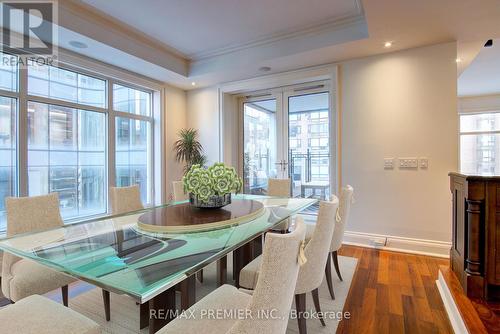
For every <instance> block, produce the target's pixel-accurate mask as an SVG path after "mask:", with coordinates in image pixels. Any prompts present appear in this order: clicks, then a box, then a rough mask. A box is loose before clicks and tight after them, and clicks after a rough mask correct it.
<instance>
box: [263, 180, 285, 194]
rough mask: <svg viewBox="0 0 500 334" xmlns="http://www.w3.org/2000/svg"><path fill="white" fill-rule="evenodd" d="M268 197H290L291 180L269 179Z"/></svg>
mask: <svg viewBox="0 0 500 334" xmlns="http://www.w3.org/2000/svg"><path fill="white" fill-rule="evenodd" d="M267 195H268V196H276V197H290V179H269V180H268V181H267Z"/></svg>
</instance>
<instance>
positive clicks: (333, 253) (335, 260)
mask: <svg viewBox="0 0 500 334" xmlns="http://www.w3.org/2000/svg"><path fill="white" fill-rule="evenodd" d="M332 259H333V264H334V265H335V271H336V272H337V276H338V277H339V278H340V281H343V280H342V275H340V268H339V257H338V254H337V251H333V252H332Z"/></svg>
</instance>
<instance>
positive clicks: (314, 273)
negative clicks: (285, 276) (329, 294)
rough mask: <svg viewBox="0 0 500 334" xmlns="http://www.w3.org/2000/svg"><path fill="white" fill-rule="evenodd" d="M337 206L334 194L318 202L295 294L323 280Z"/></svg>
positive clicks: (303, 291)
mask: <svg viewBox="0 0 500 334" xmlns="http://www.w3.org/2000/svg"><path fill="white" fill-rule="evenodd" d="M338 207H339V199H338V198H337V197H336V196H332V200H331V201H329V202H326V201H321V202H320V203H319V212H318V220H317V222H316V227H315V229H314V232H313V235H312V237H311V240H309V242H308V243H307V246H306V248H305V255H306V258H307V262H306V263H305V264H304V265H303V266H302V267H300V271H299V277H298V279H297V286H296V288H295V294H302V293H307V292H310V291H312V290H314V289H316V288H318V287H319V286H320V285H321V282H322V281H323V277H324V272H325V266H326V261H327V260H328V256H329V255H330V252H329V250H330V244H331V241H332V235H333V230H334V227H335V216H336V215H337V209H338Z"/></svg>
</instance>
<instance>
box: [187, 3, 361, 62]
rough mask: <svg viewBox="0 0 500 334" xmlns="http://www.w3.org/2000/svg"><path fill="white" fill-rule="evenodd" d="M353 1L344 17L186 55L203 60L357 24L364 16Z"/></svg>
mask: <svg viewBox="0 0 500 334" xmlns="http://www.w3.org/2000/svg"><path fill="white" fill-rule="evenodd" d="M354 1H355V6H356V9H355V13H353V14H350V15H346V16H344V17H336V18H334V19H333V20H332V19H331V18H330V19H328V20H325V21H323V22H319V23H317V22H316V23H314V25H310V26H308V27H302V28H300V29H295V30H289V31H285V32H279V33H274V34H270V35H268V36H264V37H263V38H259V39H255V40H252V41H249V42H244V43H235V44H232V45H229V46H225V47H222V48H218V49H213V50H208V51H201V52H197V53H192V54H189V55H188V57H189V58H190V59H191V60H192V61H203V60H206V59H210V58H214V57H218V56H222V55H226V54H228V53H233V52H238V51H241V50H245V49H250V48H258V47H260V46H263V45H267V44H273V43H277V42H279V41H282V40H284V39H289V38H305V37H307V36H308V35H313V34H318V33H322V32H334V31H337V30H341V29H343V28H345V27H349V26H351V25H353V24H357V23H359V22H363V23H364V22H365V17H364V15H363V10H362V6H361V3H360V0H354Z"/></svg>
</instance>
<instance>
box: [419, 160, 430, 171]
mask: <svg viewBox="0 0 500 334" xmlns="http://www.w3.org/2000/svg"><path fill="white" fill-rule="evenodd" d="M420 168H421V169H427V168H429V159H427V158H426V157H421V158H420Z"/></svg>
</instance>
